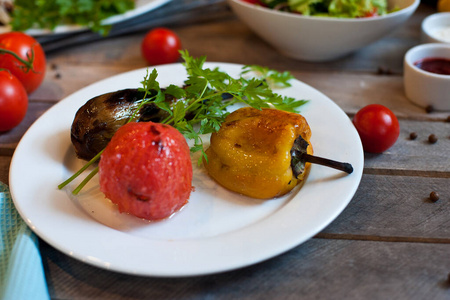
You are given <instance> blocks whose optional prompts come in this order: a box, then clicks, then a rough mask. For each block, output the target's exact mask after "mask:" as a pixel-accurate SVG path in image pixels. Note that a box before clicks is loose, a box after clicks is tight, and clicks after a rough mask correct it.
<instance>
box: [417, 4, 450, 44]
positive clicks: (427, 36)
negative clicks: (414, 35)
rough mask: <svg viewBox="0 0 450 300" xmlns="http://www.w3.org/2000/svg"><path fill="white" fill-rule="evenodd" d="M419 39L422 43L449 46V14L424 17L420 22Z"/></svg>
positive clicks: (443, 13)
mask: <svg viewBox="0 0 450 300" xmlns="http://www.w3.org/2000/svg"><path fill="white" fill-rule="evenodd" d="M421 39H422V42H423V43H448V44H450V12H442V13H436V14H432V15H430V16H428V17H426V18H425V19H424V20H423V22H422V28H421Z"/></svg>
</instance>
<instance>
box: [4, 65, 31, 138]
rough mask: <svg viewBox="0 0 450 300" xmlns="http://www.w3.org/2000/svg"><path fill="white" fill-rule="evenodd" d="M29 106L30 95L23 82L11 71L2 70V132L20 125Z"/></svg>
mask: <svg viewBox="0 0 450 300" xmlns="http://www.w3.org/2000/svg"><path fill="white" fill-rule="evenodd" d="M27 108H28V95H27V92H26V91H25V88H24V87H23V85H22V83H21V82H20V81H19V80H18V79H17V78H16V77H15V76H14V75H12V74H11V73H10V72H9V71H7V70H0V132H2V131H7V130H10V129H13V128H14V127H16V126H17V125H19V123H20V122H21V121H22V120H23V118H24V117H25V114H26V113H27Z"/></svg>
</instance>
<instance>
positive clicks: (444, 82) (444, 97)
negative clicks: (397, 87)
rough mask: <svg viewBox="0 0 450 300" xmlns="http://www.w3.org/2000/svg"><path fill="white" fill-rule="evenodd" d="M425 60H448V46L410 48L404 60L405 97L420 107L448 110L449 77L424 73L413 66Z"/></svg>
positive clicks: (449, 107) (449, 46) (449, 57)
mask: <svg viewBox="0 0 450 300" xmlns="http://www.w3.org/2000/svg"><path fill="white" fill-rule="evenodd" d="M426 58H444V59H448V60H450V45H449V44H441V43H432V44H423V45H419V46H416V47H413V48H411V49H410V50H408V52H406V54H405V58H404V63H403V66H404V72H403V73H404V76H403V78H404V87H405V94H406V97H407V98H408V99H409V100H411V101H412V102H413V103H415V104H417V105H419V106H421V107H428V106H431V107H433V109H435V110H441V111H449V110H450V75H441V74H435V73H431V72H427V71H424V70H422V69H420V68H418V67H417V66H415V65H414V64H415V63H416V62H418V61H420V60H423V59H426Z"/></svg>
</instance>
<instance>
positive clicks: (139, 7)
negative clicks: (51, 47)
mask: <svg viewBox="0 0 450 300" xmlns="http://www.w3.org/2000/svg"><path fill="white" fill-rule="evenodd" d="M169 1H171V0H137V1H136V5H135V8H134V9H132V10H130V11H127V12H126V13H124V14H121V15H117V16H112V17H109V18H107V19H105V20H103V21H102V24H105V25H113V24H117V23H120V22H123V21H127V20H130V19H132V18H134V17H137V16H140V15H142V14H144V13H147V12H149V11H152V10H154V9H157V8H158V7H160V6H162V5H163V4H166V3H167V2H169ZM83 30H86V27H84V26H79V25H60V26H57V27H56V28H55V29H54V30H45V29H29V30H27V31H26V33H27V34H29V35H32V36H45V35H57V34H68V33H74V32H78V31H83ZM9 31H11V28H10V27H9V26H0V33H5V32H9Z"/></svg>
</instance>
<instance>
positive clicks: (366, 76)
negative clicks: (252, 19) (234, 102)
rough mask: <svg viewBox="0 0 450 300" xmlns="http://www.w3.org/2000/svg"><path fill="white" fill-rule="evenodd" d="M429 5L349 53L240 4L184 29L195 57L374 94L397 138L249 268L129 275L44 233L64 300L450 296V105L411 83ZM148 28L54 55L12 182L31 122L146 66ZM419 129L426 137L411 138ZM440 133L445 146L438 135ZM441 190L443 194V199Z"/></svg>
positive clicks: (6, 144)
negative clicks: (340, 202) (287, 44)
mask: <svg viewBox="0 0 450 300" xmlns="http://www.w3.org/2000/svg"><path fill="white" fill-rule="evenodd" d="M434 12H435V11H434V8H432V7H431V6H426V5H423V4H422V5H421V6H420V8H419V9H418V11H417V12H416V13H415V14H414V15H413V17H412V18H411V19H410V20H409V21H408V22H407V23H406V24H405V25H404V26H402V27H401V28H399V29H397V30H396V31H394V32H393V33H392V34H391V35H389V36H387V37H385V38H384V39H382V40H381V41H379V42H377V43H375V44H372V45H370V46H368V47H366V48H364V49H362V50H361V51H359V52H357V53H355V54H353V55H351V56H348V57H345V58H343V59H340V60H337V61H334V62H329V63H306V62H300V61H295V60H292V59H289V58H286V57H283V56H281V55H280V54H279V53H277V52H276V51H274V50H273V49H272V48H271V47H270V46H269V45H268V44H266V43H265V42H264V41H262V40H261V39H260V38H258V37H257V36H256V35H255V34H253V33H252V32H251V31H250V30H249V28H248V27H246V26H245V25H244V24H243V23H242V22H240V21H239V20H237V19H236V18H235V17H234V16H233V15H232V14H231V13H228V14H225V15H224V16H223V17H221V18H219V19H215V20H209V21H203V22H200V23H199V22H197V23H196V22H193V23H190V24H187V25H186V24H184V25H183V26H181V25H179V26H172V29H173V30H175V31H176V32H177V33H178V34H179V36H180V38H181V40H182V42H183V45H184V48H186V49H188V50H189V51H190V52H191V54H192V55H194V56H200V55H207V57H208V60H209V61H220V62H233V63H242V64H259V65H264V66H268V67H271V68H274V69H278V70H289V71H291V72H292V74H293V75H294V76H295V77H296V78H297V79H299V80H301V81H303V82H305V83H307V84H309V85H311V86H313V87H314V88H316V89H318V90H320V91H322V92H323V93H324V94H326V95H327V96H329V97H330V98H331V99H333V100H334V101H335V102H336V103H337V104H338V105H339V106H340V107H341V108H342V109H343V110H344V111H345V112H346V113H347V114H348V115H349V117H350V118H351V117H353V115H354V114H355V112H356V111H358V110H359V109H360V108H361V107H363V106H365V105H367V104H370V103H380V104H383V105H386V106H387V107H389V108H391V109H392V110H393V111H394V112H395V113H396V115H397V116H398V118H399V120H400V125H401V132H400V137H399V139H398V141H397V143H396V144H395V145H394V146H393V147H392V148H391V149H389V150H388V151H386V152H385V153H383V154H381V155H373V154H365V165H364V175H363V177H362V181H361V184H360V186H359V189H358V190H357V192H356V195H355V196H354V198H353V199H352V201H351V203H350V204H349V205H348V207H347V208H346V209H345V211H344V212H343V213H342V214H341V215H340V216H339V217H338V218H337V219H336V220H335V221H334V222H333V223H332V224H330V225H329V226H328V227H327V228H326V229H324V230H323V231H322V232H320V233H319V234H317V235H316V236H315V237H314V238H312V239H311V240H309V241H307V242H306V243H304V244H302V245H300V246H298V247H296V248H294V249H292V250H291V251H289V252H287V253H285V254H283V255H280V256H278V257H275V258H273V259H270V260H268V261H266V262H263V263H259V264H257V265H254V266H251V267H247V268H244V269H241V270H237V271H232V272H226V273H222V274H216V275H211V276H201V277H191V278H173V279H162V278H144V277H135V276H129V275H123V274H118V273H114V272H110V271H106V270H102V269H97V268H96V267H92V266H89V265H87V264H84V263H82V262H79V261H77V260H74V259H72V258H71V257H69V256H66V255H65V254H62V253H60V252H59V251H57V250H55V249H54V248H53V247H51V246H50V245H48V244H46V243H44V242H41V252H42V258H43V263H44V267H45V271H46V277H47V283H48V288H49V292H50V295H51V297H52V298H53V299H237V298H239V299H300V298H301V299H449V298H450V282H449V279H448V276H449V273H450V122H448V120H447V118H448V116H449V114H450V113H449V112H447V113H439V112H432V113H427V112H426V111H425V110H424V109H422V108H420V107H417V106H415V105H413V104H411V103H410V102H409V101H408V100H407V99H406V97H405V95H404V91H403V77H402V65H403V56H404V54H405V52H406V51H407V50H408V49H409V48H411V47H412V46H414V45H416V44H418V43H419V32H420V23H421V21H422V20H423V19H424V17H426V16H427V15H429V14H431V13H434ZM144 33H145V32H137V33H133V34H130V35H127V36H122V37H116V38H111V39H105V40H102V41H99V42H95V43H91V44H85V45H79V46H77V47H71V48H69V49H64V50H59V51H55V52H50V53H47V58H48V70H47V71H48V72H47V75H46V78H45V82H44V83H43V85H42V86H41V87H40V88H39V90H37V91H36V92H35V93H34V94H32V95H31V96H30V106H29V111H28V114H27V116H26V119H25V120H24V121H23V122H22V124H21V125H19V126H18V127H17V128H15V129H14V130H12V131H10V132H7V133H2V134H0V181H2V182H5V183H8V171H9V164H10V161H11V156H12V155H13V152H14V149H15V147H16V145H17V143H18V142H19V140H20V138H21V137H22V135H23V134H24V132H25V131H26V130H27V128H28V127H29V126H30V125H31V124H32V123H33V121H35V120H36V119H37V118H38V117H39V116H40V115H42V114H43V113H44V112H45V111H46V110H47V109H49V108H50V107H51V106H52V105H54V104H55V103H57V102H58V101H60V100H61V99H63V98H64V97H65V96H67V95H69V94H71V93H72V92H75V91H77V90H78V89H80V88H82V87H84V86H87V85H89V84H91V83H93V82H95V81H97V80H100V79H103V78H107V77H109V76H111V75H114V74H118V73H121V72H124V71H129V70H133V69H136V68H141V67H144V66H145V62H144V60H143V59H142V57H141V55H140V50H139V49H140V48H139V47H140V41H141V40H142V38H143V36H144ZM411 132H416V133H417V134H418V138H417V139H416V140H410V139H409V134H410V133H411ZM430 134H436V135H437V136H438V138H439V140H438V142H437V143H436V144H430V143H429V142H428V136H429V135H430ZM432 191H436V192H438V193H439V195H440V200H439V201H437V202H432V201H430V200H429V194H430V192H432Z"/></svg>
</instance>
